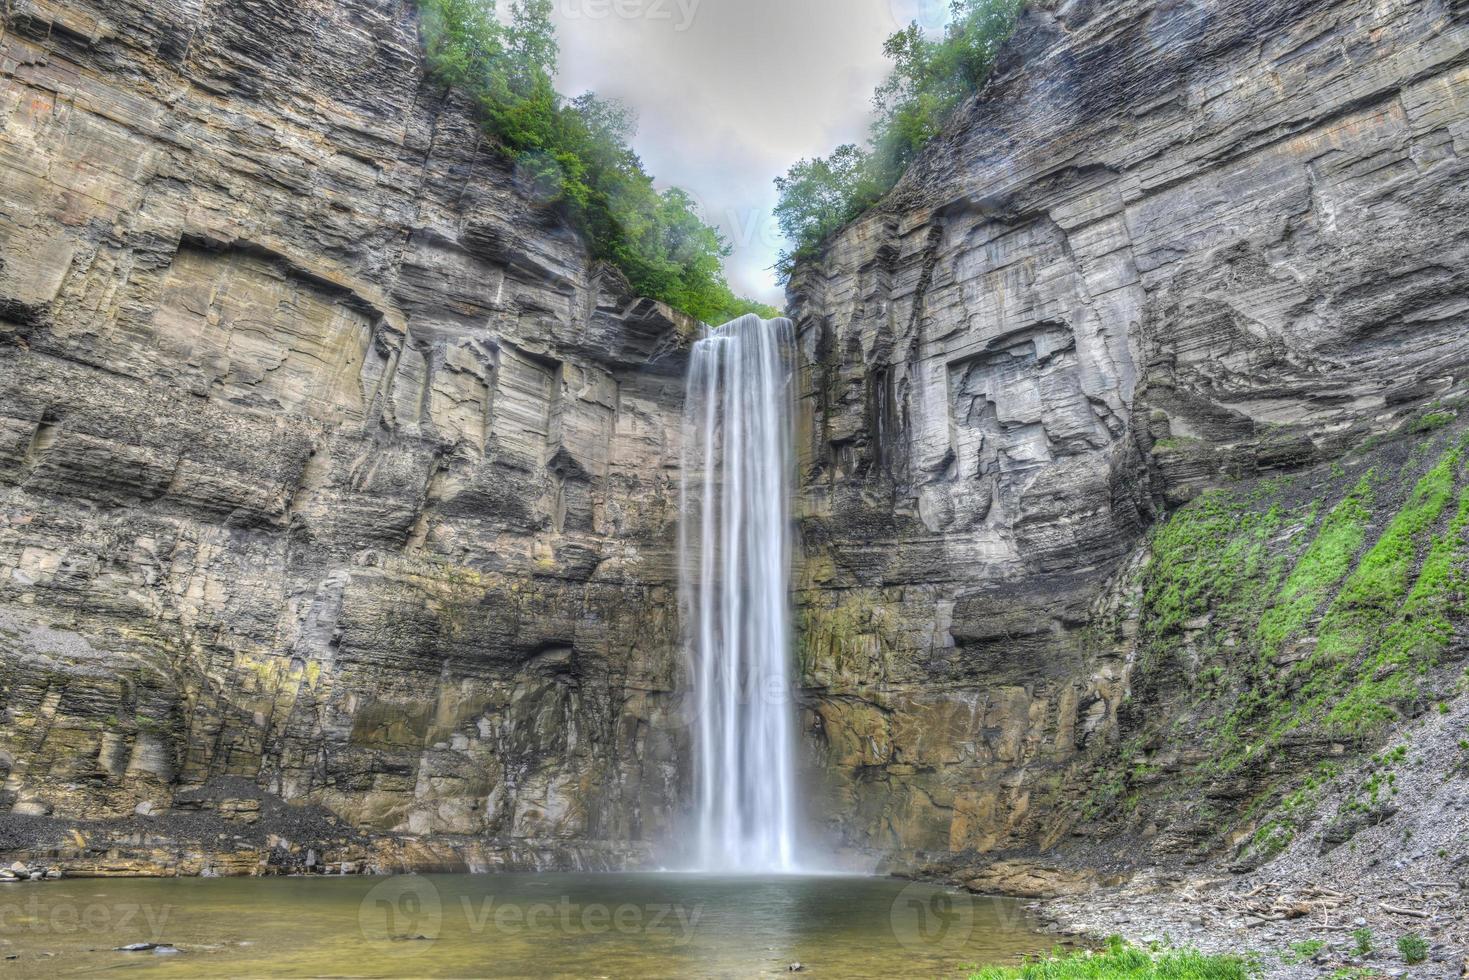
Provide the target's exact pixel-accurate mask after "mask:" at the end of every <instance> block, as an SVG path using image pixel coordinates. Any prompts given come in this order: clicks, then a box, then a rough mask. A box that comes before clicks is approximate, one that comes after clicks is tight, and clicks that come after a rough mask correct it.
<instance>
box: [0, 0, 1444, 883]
mask: <svg viewBox="0 0 1469 980" xmlns="http://www.w3.org/2000/svg"><path fill="white" fill-rule="evenodd" d="M416 30H417V28H416V24H415V21H414V14H413V10H412V7H411V5H405V4H398V3H395V2H389V0H332V2H323V3H315V4H298V3H284V2H275V0H240V2H235V3H230V4H213V5H202V4H198V3H190V2H185V0H169V2H165V3H142V2H129V0H108V2H102V0H83V2H79V3H77V2H66V3H63V2H59V0H47V2H41V0H21V2H16V3H12V4H10V5H9V6H8V7H7V8H6V12H5V20H4V27H3V33H0V121H3V138H0V249H3V251H0V263H3V264H0V347H3V354H4V357H3V358H0V701H3V703H0V710H3V712H4V716H3V719H0V721H3V724H0V776H3V778H4V783H3V790H0V811H4V812H0V850H4V851H6V852H13V853H16V854H17V855H19V856H27V855H29V856H31V857H36V858H40V859H45V860H56V861H59V862H60V863H63V864H65V865H66V866H68V867H69V868H71V869H73V870H87V869H91V870H101V871H107V870H145V871H147V870H151V871H170V870H182V871H185V872H202V871H209V870H214V871H219V872H244V873H248V872H254V871H261V870H270V869H275V870H282V869H297V868H306V867H317V868H320V867H323V866H330V867H332V868H334V869H336V868H341V867H343V866H344V864H345V866H347V867H349V868H370V867H379V868H390V867H406V866H417V867H429V866H451V867H465V866H469V867H505V866H517V867H523V866H550V865H580V866H611V865H617V864H623V863H627V862H630V861H638V860H642V859H645V858H646V857H647V856H648V855H649V853H650V852H651V851H652V849H653V847H654V845H655V842H660V841H664V840H667V839H668V838H670V837H671V836H675V835H674V829H675V827H676V825H677V821H678V813H679V810H680V807H681V806H682V805H683V804H685V803H687V797H688V780H687V778H686V775H687V774H686V767H687V761H686V760H687V757H688V753H687V748H688V744H687V743H688V739H687V735H686V732H685V729H684V722H683V718H682V716H681V713H680V712H678V711H676V710H674V707H675V705H676V703H677V698H676V697H674V696H672V695H673V692H675V691H676V690H677V688H678V686H679V683H680V681H679V658H678V655H677V646H678V644H677V642H676V613H677V602H676V598H677V597H676V595H675V588H674V586H673V585H672V581H673V579H674V576H673V574H672V571H673V569H672V565H673V557H672V556H673V545H674V538H675V534H674V531H675V522H676V517H677V514H676V508H677V494H676V487H674V482H675V480H676V478H677V472H676V466H677V459H678V455H679V446H678V431H677V421H676V420H677V419H678V418H679V415H680V411H681V400H682V392H681V383H682V382H681V376H682V372H683V367H684V358H683V356H682V350H683V349H684V347H685V346H686V344H687V341H688V339H689V336H690V335H691V333H692V331H693V329H694V327H695V325H694V324H692V323H690V322H688V321H687V320H686V319H685V318H682V317H679V316H678V315H676V314H674V313H672V312H671V311H668V310H666V309H663V308H661V307H659V306H657V305H656V304H652V303H649V302H646V301H639V300H637V299H636V298H634V297H631V296H629V295H627V289H626V287H625V285H623V284H622V282H621V281H620V280H619V279H618V277H617V276H616V275H615V274H614V273H611V272H608V271H607V270H605V269H602V268H600V267H598V266H596V265H594V264H593V263H591V262H589V261H588V258H587V255H586V252H585V249H584V247H583V245H582V243H581V242H580V240H579V239H578V238H577V236H576V235H575V234H574V233H573V232H572V231H570V230H569V229H567V228H566V227H565V226H564V225H563V224H562V223H561V222H560V220H559V219H558V218H557V216H556V214H555V212H554V210H553V209H551V208H550V207H548V206H547V204H546V203H545V202H541V201H539V200H538V199H537V197H536V195H535V193H534V188H533V187H522V186H521V182H520V181H519V180H518V179H517V173H516V168H515V165H514V163H513V161H510V160H507V159H506V158H505V156H504V154H503V153H501V152H500V151H499V150H498V149H497V148H496V147H494V146H490V145H487V144H486V143H485V142H484V140H483V137H482V136H481V134H480V130H479V128H478V126H477V125H476V124H475V122H474V120H473V117H472V114H471V113H470V112H469V111H468V110H467V107H465V106H463V105H460V104H459V103H458V102H457V101H456V100H455V98H454V97H453V96H452V94H450V93H447V92H445V91H444V90H443V89H442V88H441V87H439V86H436V85H435V84H433V83H432V82H430V81H428V80H426V79H425V77H424V74H423V71H422V66H421V64H420V62H419V56H418V41H417V34H416ZM1466 151H1469V7H1466V6H1465V4H1464V3H1462V2H1460V0H1423V2H1414V3H1409V2H1396V0H1394V2H1386V3H1377V4H1369V3H1366V2H1364V0H1200V2H1197V3H1186V2H1171V0H1164V2H1143V0H1123V2H1119V3H1113V4H1107V5H1101V4H1097V5H1092V4H1087V3H1083V2H1077V3H1065V4H1059V5H1057V4H1041V5H1035V6H1033V8H1032V9H1031V10H1030V11H1029V12H1028V13H1027V14H1026V15H1025V16H1024V18H1023V19H1022V22H1021V27H1020V30H1019V32H1018V34H1017V36H1016V39H1015V40H1014V41H1013V42H1012V43H1011V45H1010V47H1009V49H1008V51H1007V54H1006V55H1005V57H1004V59H1003V61H1002V64H1001V66H1000V69H999V71H998V72H997V74H996V76H995V78H994V79H993V80H992V82H991V83H990V84H989V86H988V87H987V88H986V90H985V91H984V92H983V93H982V95H981V97H980V98H979V99H978V100H976V101H975V102H974V103H973V104H972V105H970V106H968V107H966V108H965V109H964V110H963V111H962V112H961V114H960V116H959V118H957V119H955V120H954V122H953V124H952V125H951V126H950V128H949V129H948V131H947V132H946V133H945V134H944V135H943V136H942V137H941V138H940V139H939V140H938V141H936V142H935V143H934V144H933V145H932V146H931V147H930V149H929V150H928V151H927V152H926V153H925V154H924V156H923V157H922V158H921V159H920V160H919V162H918V164H917V165H916V166H915V168H914V169H913V171H912V173H910V174H909V176H908V177H907V178H906V179H905V181H904V182H903V184H902V185H901V186H900V187H899V188H898V190H897V191H896V192H895V193H894V195H893V196H892V197H891V198H890V199H889V200H888V201H886V202H885V203H884V204H883V205H882V206H881V207H879V208H878V209H876V210H875V211H874V212H873V213H871V214H869V215H867V216H865V217H863V218H862V219H860V220H858V221H857V222H855V223H854V224H852V225H851V226H849V227H848V228H846V229H845V230H843V231H842V232H841V233H839V234H838V235H837V236H835V237H834V238H833V240H832V241H831V242H829V243H828V246H827V248H826V249H825V251H824V254H823V255H822V256H821V257H820V259H819V260H817V261H814V262H811V263H808V264H807V265H805V266H804V267H803V268H801V269H800V270H798V272H797V274H796V276H795V278H794V280H793V283H792V294H793V295H792V298H793V306H794V312H795V314H796V316H797V318H798V320H797V326H798V331H799V344H800V349H801V358H800V359H801V361H802V373H801V378H800V394H801V399H800V411H799V412H798V419H797V424H798V426H799V435H800V445H801V452H800V467H801V468H800V500H799V507H798V511H799V519H800V535H801V540H800V548H799V555H798V556H797V557H798V562H797V570H796V576H797V580H796V612H797V617H796V626H797V632H798V644H797V645H798V651H797V652H798V655H799V657H800V670H801V682H800V683H801V691H800V700H801V705H802V714H801V721H802V726H801V727H802V733H803V735H802V738H803V744H802V758H803V760H804V764H805V770H806V773H805V778H806V779H807V781H808V785H809V786H810V787H811V788H812V791H811V792H810V793H809V800H808V807H807V810H808V813H807V815H808V816H809V817H810V818H812V819H813V820H814V821H815V823H816V824H817V825H818V830H819V831H820V832H822V833H823V834H824V835H826V836H829V837H831V838H833V839H835V840H836V841H837V842H838V843H839V844H841V845H842V846H843V847H845V848H848V849H850V850H853V851H857V852H861V853H862V854H863V855H864V856H867V857H877V858H884V859H888V860H890V861H892V862H893V863H895V864H903V865H912V864H914V863H917V862H918V861H920V860H922V859H923V858H924V857H925V856H926V855H934V854H938V855H944V856H946V857H945V860H946V861H947V862H948V863H947V867H948V868H950V869H953V870H955V871H958V872H959V877H961V878H962V879H963V880H966V881H969V882H971V883H972V884H973V886H974V887H976V888H986V889H1000V890H1008V891H1015V892H1022V893H1025V894H1035V895H1042V894H1048V893H1054V892H1057V891H1071V890H1075V889H1079V888H1084V887H1086V886H1087V884H1088V883H1089V882H1090V881H1091V880H1092V879H1091V876H1090V875H1088V874H1085V873H1083V874H1077V873H1075V872H1074V862H1073V863H1072V864H1071V865H1068V862H1067V861H1066V860H1061V858H1064V857H1065V855H1061V856H1060V857H1058V859H1057V860H1056V861H1055V862H1051V863H1048V864H1044V865H1043V866H1037V865H1036V864H1035V863H1034V862H1033V860H1031V859H1032V858H1033V857H1034V855H1035V854H1036V853H1037V852H1041V851H1047V850H1054V849H1055V846H1056V845H1057V844H1059V843H1062V842H1066V841H1070V842H1072V843H1073V844H1076V843H1078V842H1079V841H1084V842H1088V843H1086V844H1085V846H1087V847H1094V850H1093V851H1092V852H1090V854H1089V857H1090V858H1094V859H1095V860H1094V862H1093V863H1094V864H1102V863H1107V862H1111V861H1113V860H1114V859H1116V858H1118V857H1119V856H1120V857H1121V858H1122V859H1124V861H1136V860H1137V859H1139V858H1142V857H1166V856H1168V855H1187V856H1188V857H1189V859H1196V858H1201V857H1204V856H1209V855H1216V854H1218V853H1222V852H1225V851H1228V852H1229V853H1231V854H1232V855H1233V858H1232V859H1236V860H1238V861H1240V862H1242V863H1244V864H1251V863H1256V862H1258V861H1260V860H1263V859H1267V858H1268V856H1269V854H1270V853H1271V852H1272V851H1273V850H1278V847H1279V846H1284V845H1282V844H1280V842H1281V840H1286V841H1287V842H1288V841H1289V835H1290V834H1291V833H1292V832H1293V828H1297V826H1298V825H1299V824H1301V823H1302V820H1301V817H1300V807H1301V806H1302V805H1303V804H1301V802H1300V801H1301V800H1304V799H1307V797H1306V796H1302V795H1301V794H1302V793H1307V794H1309V793H1314V792H1316V791H1317V790H1316V789H1314V788H1312V787H1311V786H1310V785H1309V784H1305V783H1301V782H1300V781H1299V780H1297V779H1296V777H1297V776H1299V775H1300V774H1301V773H1303V772H1305V771H1308V770H1311V769H1312V767H1314V766H1316V765H1317V763H1319V761H1320V760H1321V759H1323V758H1336V757H1341V756H1347V755H1351V754H1352V753H1354V752H1356V751H1357V750H1359V749H1363V748H1370V747H1371V746H1373V745H1375V744H1377V742H1378V741H1380V738H1381V735H1380V726H1381V725H1382V724H1390V723H1391V722H1392V720H1393V719H1395V718H1399V717H1401V716H1403V715H1407V714H1412V713H1413V712H1415V711H1421V710H1423V708H1424V707H1425V706H1426V705H1427V704H1429V703H1431V702H1430V699H1429V698H1428V696H1427V695H1428V691H1430V690H1431V689H1432V686H1433V685H1434V684H1436V683H1437V682H1438V680H1439V679H1441V674H1440V673H1435V672H1436V671H1438V672H1441V671H1444V670H1457V669H1460V668H1459V665H1458V662H1457V661H1456V658H1459V659H1460V660H1462V658H1463V657H1464V655H1465V645H1464V643H1463V636H1464V632H1465V623H1464V614H1463V611H1464V601H1463V596H1464V595H1465V593H1466V591H1469V586H1466V584H1465V582H1466V578H1465V563H1466V555H1469V544H1466V542H1465V534H1466V531H1469V504H1466V503H1465V496H1464V487H1465V484H1466V482H1469V466H1466V463H1465V459H1466V453H1469V448H1466V446H1465V443H1464V439H1463V430H1464V428H1465V422H1464V421H1463V420H1462V419H1461V417H1460V416H1461V414H1462V412H1463V409H1464V406H1465V401H1464V396H1465V392H1466V386H1465V366H1466V361H1469V329H1466V326H1469V234H1466V232H1469V220H1466V215H1469V200H1466V195H1469V190H1466V187H1469V179H1466V177H1469V174H1466V170H1469V163H1466ZM1450 688H1451V685H1447V684H1445V685H1443V686H1442V689H1443V690H1445V691H1448V690H1450ZM1460 696H1462V695H1460ZM1375 726H1377V727H1375ZM1287 790H1290V791H1291V795H1290V797H1289V800H1290V801H1294V802H1290V803H1289V806H1287V805H1286V803H1287V798H1286V797H1284V796H1283V794H1284V793H1285V792H1286V791H1287ZM1374 805H1375V803H1374ZM1282 808H1284V809H1282ZM1284 810H1290V811H1291V812H1289V813H1287V812H1284ZM1343 812H1344V813H1351V814H1357V815H1358V816H1361V813H1366V814H1368V815H1369V816H1371V818H1372V819H1377V817H1378V816H1380V814H1379V813H1378V811H1377V810H1375V809H1370V808H1369V809H1368V810H1364V811H1361V813H1359V811H1358V810H1357V809H1351V808H1347V809H1344V810H1343ZM1353 819H1355V818H1353ZM1362 819H1367V817H1362ZM1119 829H1122V830H1126V832H1127V833H1126V835H1125V836H1124V837H1122V838H1116V837H1115V832H1116V831H1117V830H1119ZM1241 835H1245V836H1244V837H1243V838H1242V837H1241ZM1350 836H1351V834H1350V828H1345V829H1343V828H1337V827H1335V825H1333V827H1329V828H1326V830H1325V831H1324V832H1323V834H1322V845H1321V846H1323V847H1327V846H1336V845H1334V844H1332V842H1333V841H1336V842H1337V843H1338V844H1339V843H1340V841H1342V840H1345V839H1350ZM1108 838H1114V839H1120V840H1123V841H1125V842H1126V843H1125V847H1124V848H1123V850H1124V851H1125V853H1120V852H1119V851H1118V849H1117V848H1109V847H1108V846H1107V845H1106V844H1102V845H1095V846H1094V845H1093V843H1090V842H1095V841H1098V840H1101V841H1105V840H1107V839H1108ZM1242 840H1244V843H1243V845H1241V841H1242ZM1237 845H1240V846H1237Z"/></svg>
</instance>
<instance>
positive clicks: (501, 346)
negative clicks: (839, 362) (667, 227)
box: [0, 0, 697, 873]
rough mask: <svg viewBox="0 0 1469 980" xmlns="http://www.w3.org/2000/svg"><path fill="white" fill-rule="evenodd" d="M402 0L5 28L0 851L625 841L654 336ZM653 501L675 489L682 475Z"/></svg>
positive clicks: (487, 859)
mask: <svg viewBox="0 0 1469 980" xmlns="http://www.w3.org/2000/svg"><path fill="white" fill-rule="evenodd" d="M417 31H418V27H417V21H416V15H415V13H414V10H413V7H412V5H410V4H404V3H399V2H397V0H333V2H318V3H307V4H300V3H295V2H286V3H282V2H275V0H246V2H240V3H230V4H210V5H205V4H200V3H196V2H190V0H178V2H166V3H155V2H152V0H147V2H142V0H137V2H130V0H94V2H93V0H88V2H81V3H77V2H73V0H64V2H62V0H54V2H52V0H36V2H31V0H21V2H18V3H12V4H7V6H6V13H5V20H4V24H3V28H0V123H3V135H0V250H3V253H0V254H3V264H0V347H3V358H0V702H3V704H0V708H3V711H4V719H3V725H0V779H3V780H4V790H3V793H0V810H4V811H8V812H7V813H6V814H4V815H3V816H0V821H3V822H0V849H4V850H6V851H7V852H10V853H23V854H30V855H33V856H36V855H39V856H40V857H42V858H52V859H56V858H59V859H60V860H61V861H62V862H63V863H65V864H66V865H67V866H68V867H69V868H72V869H73V870H88V869H90V870H93V871H109V870H110V871H126V870H143V871H160V870H161V871H173V870H181V871H183V872H184V873H198V872H201V871H215V872H219V873H230V872H254V871H258V870H264V869H266V868H272V869H275V870H288V869H300V868H305V867H316V868H318V869H320V868H323V867H326V866H328V865H330V866H331V868H332V869H334V870H335V869H337V868H338V867H339V866H340V865H341V864H342V863H343V862H345V863H347V864H348V866H351V867H358V868H365V867H368V866H374V867H383V868H392V867H405V866H419V867H432V866H444V867H461V868H462V867H475V868H484V867H534V866H549V865H556V866H575V867H581V866H588V867H600V866H609V865H620V864H623V863H625V862H627V861H638V860H644V859H646V857H647V854H648V847H649V843H648V842H649V841H651V840H654V839H657V838H660V837H663V836H666V835H667V832H668V828H669V825H670V821H671V819H672V817H673V815H674V812H675V808H676V801H677V795H678V785H679V774H678V767H679V765H680V760H682V759H684V758H685V757H686V752H684V751H682V750H681V749H680V740H681V739H682V738H683V734H682V729H681V727H680V726H679V725H677V724H669V723H665V717H664V716H665V715H666V714H668V710H667V701H668V699H667V697H666V695H667V694H668V692H670V691H671V690H672V689H673V687H674V685H675V672H676V668H677V657H676V644H675V642H674V630H675V627H676V618H677V617H676V605H675V598H676V597H675V592H676V589H674V588H673V587H671V586H670V582H671V581H672V580H673V576H672V558H671V555H672V550H671V549H672V544H673V540H674V529H675V527H676V518H677V495H676V490H677V487H676V481H677V475H678V471H677V452H678V447H677V445H676V443H675V440H676V437H677V426H676V424H674V423H673V421H671V420H676V419H677V418H678V413H679V411H680V405H681V402H682V397H683V393H682V383H683V381H682V376H683V358H682V354H681V351H682V350H683V348H684V347H686V342H687V340H688V339H689V338H690V336H691V335H692V333H693V331H694V330H695V328H696V326H697V325H696V324H694V323H692V322H690V321H688V320H687V318H685V317H683V316H681V315H679V314H676V313H674V312H672V311H670V310H668V309H666V308H663V307H661V306H659V305H657V304H654V303H651V302H647V301H638V300H637V299H636V298H634V297H632V296H630V295H628V289H627V287H626V285H625V284H624V283H623V282H622V281H621V280H620V279H619V278H618V276H617V274H616V273H615V272H610V271H608V270H606V269H603V268H600V267H595V266H593V264H592V263H590V262H589V260H588V257H587V252H586V249H585V248H584V246H583V244H582V242H581V240H580V238H579V237H578V236H577V235H576V234H575V233H573V232H572V231H570V230H569V229H568V228H566V227H565V226H564V225H563V224H562V222H561V221H560V220H559V219H558V218H557V217H556V213H555V211H554V209H553V208H552V207H551V206H549V205H547V204H545V203H543V202H538V201H537V199H536V197H535V195H534V194H532V193H530V192H529V191H528V190H525V189H523V188H522V187H521V186H520V184H519V182H518V181H517V177H516V172H515V168H514V166H513V164H512V163H511V162H508V161H506V159H505V157H504V154H502V153H500V152H499V151H497V150H496V149H495V148H494V147H491V146H488V145H486V144H485V142H484V140H483V138H482V136H481V133H480V129H479V127H478V125H477V124H476V123H475V121H474V118H473V115H472V113H471V112H470V110H469V108H468V107H467V106H466V105H463V104H460V103H458V102H456V100H455V98H454V97H453V96H451V95H450V94H449V93H447V92H446V91H445V90H444V89H443V88H442V87H441V86H436V85H435V84H433V83H432V82H430V81H428V80H426V79H425V76H424V72H423V70H422V65H421V64H420V54H419V42H418V33H417ZM670 488H672V489H670Z"/></svg>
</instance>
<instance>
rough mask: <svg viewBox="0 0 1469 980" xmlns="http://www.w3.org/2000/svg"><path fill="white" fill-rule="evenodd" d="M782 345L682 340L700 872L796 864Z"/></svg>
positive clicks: (772, 335)
mask: <svg viewBox="0 0 1469 980" xmlns="http://www.w3.org/2000/svg"><path fill="white" fill-rule="evenodd" d="M794 350H795V343H794V336H793V328H792V325H791V321H789V320H784V319H781V320H769V321H766V320H761V319H760V318H759V317H757V316H746V317H742V318H741V319H739V320H735V321H732V322H731V323H727V324H725V325H724V326H722V327H720V328H719V329H717V330H714V331H712V332H711V333H710V334H709V336H708V337H707V338H705V339H704V340H701V341H699V342H698V343H697V344H695V345H694V350H693V354H692V357H691V360H690V364H689V377H688V391H687V398H686V400H685V403H684V405H685V407H684V432H683V438H684V458H683V483H682V486H681V488H680V495H679V506H680V523H679V538H680V540H679V545H680V558H681V560H682V561H681V578H680V586H681V593H682V604H683V612H684V624H685V636H686V642H687V644H688V648H689V650H690V654H691V657H690V659H691V666H692V673H693V678H692V680H693V686H694V699H693V704H692V705H691V706H690V707H691V709H692V711H693V712H694V714H693V716H692V722H693V734H694V751H695V757H694V758H695V776H696V780H697V793H698V797H697V804H698V809H697V815H698V840H697V843H698V853H697V858H696V864H697V866H698V867H699V868H700V869H701V870H708V871H742V872H751V871H756V872H758V871H764V872H770V871H791V870H794V869H795V867H796V858H795V854H794V853H793V852H794V847H795V823H796V815H795V799H794V796H795V792H794V782H795V773H794V768H795V766H794V761H793V756H794V748H793V741H794V735H795V724H794V719H793V714H794V711H795V706H794V705H793V704H792V702H791V698H790V693H791V665H790V659H791V630H790V608H789V604H788V601H787V595H786V590H787V581H788V579H789V573H790V554H791V543H790V534H791V517H790V485H791V482H792V479H793V470H794V462H793V457H792V454H791V424H792V419H793V417H794V411H793V408H794V399H793V396H792V385H791V371H792V366H793V365H794V362H795V358H794Z"/></svg>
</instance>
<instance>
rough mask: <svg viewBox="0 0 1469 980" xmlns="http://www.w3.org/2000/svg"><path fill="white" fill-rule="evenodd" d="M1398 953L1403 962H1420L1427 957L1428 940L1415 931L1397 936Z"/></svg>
mask: <svg viewBox="0 0 1469 980" xmlns="http://www.w3.org/2000/svg"><path fill="white" fill-rule="evenodd" d="M1398 953H1399V954H1401V955H1402V957H1403V961H1404V962H1405V963H1422V962H1423V961H1424V960H1426V959H1428V941H1427V940H1426V939H1424V938H1423V937H1422V936H1420V935H1418V934H1417V933H1416V932H1410V933H1408V934H1407V935H1406V936H1401V937H1399V938H1398Z"/></svg>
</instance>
